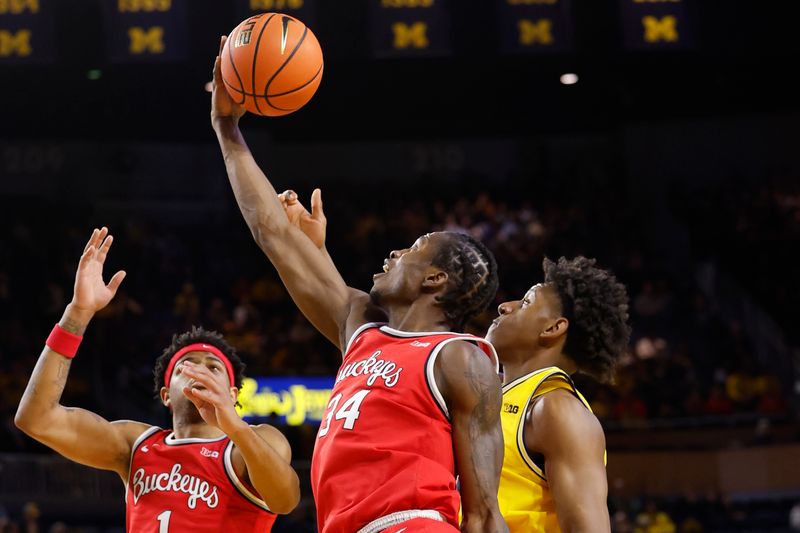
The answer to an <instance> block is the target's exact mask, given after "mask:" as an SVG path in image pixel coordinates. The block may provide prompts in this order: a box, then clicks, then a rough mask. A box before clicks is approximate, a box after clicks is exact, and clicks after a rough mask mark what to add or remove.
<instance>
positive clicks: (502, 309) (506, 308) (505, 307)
mask: <svg viewBox="0 0 800 533" xmlns="http://www.w3.org/2000/svg"><path fill="white" fill-rule="evenodd" d="M512 309H513V302H503V303H501V304H500V305H498V306H497V312H498V313H499V314H501V315H507V314H508V313H510V312H511V310H512Z"/></svg>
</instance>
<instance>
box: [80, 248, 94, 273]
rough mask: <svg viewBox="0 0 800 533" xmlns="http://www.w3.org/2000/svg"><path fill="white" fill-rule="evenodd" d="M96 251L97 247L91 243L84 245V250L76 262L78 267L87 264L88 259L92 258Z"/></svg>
mask: <svg viewBox="0 0 800 533" xmlns="http://www.w3.org/2000/svg"><path fill="white" fill-rule="evenodd" d="M96 253H97V248H95V247H94V246H91V245H87V246H86V250H85V251H84V252H83V255H82V256H81V260H80V261H79V262H78V268H79V269H80V268H83V267H85V266H86V265H88V264H89V261H91V260H92V259H94V256H95V254H96Z"/></svg>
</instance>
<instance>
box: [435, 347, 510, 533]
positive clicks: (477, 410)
mask: <svg viewBox="0 0 800 533" xmlns="http://www.w3.org/2000/svg"><path fill="white" fill-rule="evenodd" d="M434 379H435V380H436V384H437V386H438V387H439V390H440V392H441V393H442V396H443V398H444V400H445V404H446V405H447V409H448V411H449V413H448V414H449V416H450V423H451V425H452V427H453V450H454V452H455V460H456V472H457V473H458V476H459V482H460V484H461V506H462V514H463V519H462V522H461V531H465V532H475V533H477V532H481V533H486V532H500V531H502V532H507V531H508V527H507V526H506V523H505V521H504V520H503V517H502V516H501V515H500V508H499V506H498V503H497V489H498V486H499V484H500V470H501V468H502V467H503V431H502V429H501V427H500V408H501V403H502V394H501V389H502V384H501V383H500V377H499V376H498V375H497V372H496V371H495V368H494V365H493V364H492V362H491V361H490V360H489V358H488V357H486V354H485V353H483V351H481V350H480V348H478V347H477V346H475V345H474V344H472V343H469V342H464V341H454V342H451V343H449V344H447V345H446V346H445V347H444V348H442V352H441V353H440V354H439V357H438V358H437V359H436V363H435V366H434Z"/></svg>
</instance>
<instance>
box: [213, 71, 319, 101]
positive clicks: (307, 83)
mask: <svg viewBox="0 0 800 533" xmlns="http://www.w3.org/2000/svg"><path fill="white" fill-rule="evenodd" d="M322 67H323V66H322V65H320V66H319V69H317V73H316V74H314V77H313V78H311V79H310V80H308V81H307V82H305V83H303V85H301V86H299V87H295V88H294V89H292V90H290V91H284V92H282V93H275V94H253V93H248V92H245V91H243V90H242V89H237V88H236V87H234V86H233V85H231V84H230V83H228V81H227V80H226V79H224V78H223V79H222V81H223V82H225V85H227V86H228V87H230V89H231V90H232V91H234V92H237V93H239V94H241V95H243V96H252V97H259V98H266V97H269V98H278V97H279V96H287V95H290V94H292V93H296V92H297V91H299V90H301V89H305V88H306V87H308V86H309V85H311V84H312V83H314V81H315V80H316V79H317V78H319V76H320V74H322Z"/></svg>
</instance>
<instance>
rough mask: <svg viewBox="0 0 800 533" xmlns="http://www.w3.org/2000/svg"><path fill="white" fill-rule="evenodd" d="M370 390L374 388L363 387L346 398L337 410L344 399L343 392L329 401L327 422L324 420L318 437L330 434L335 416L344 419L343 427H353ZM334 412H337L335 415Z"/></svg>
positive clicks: (337, 418)
mask: <svg viewBox="0 0 800 533" xmlns="http://www.w3.org/2000/svg"><path fill="white" fill-rule="evenodd" d="M370 390H372V389H361V390H360V391H358V392H357V393H355V394H353V395H352V396H351V397H350V398H348V399H347V400H345V402H344V404H342V407H341V408H340V409H339V410H338V411H337V410H336V408H337V407H338V406H339V402H340V401H341V400H342V393H339V394H337V395H336V396H334V397H333V398H331V401H330V402H328V416H326V417H325V422H323V424H322V427H321V428H319V434H318V435H317V436H318V437H324V436H325V435H327V434H328V431H329V430H330V429H331V419H333V418H334V417H335V418H336V420H344V424H342V427H344V429H353V427H354V426H355V424H356V420H358V417H359V416H360V415H361V412H360V411H359V410H360V409H361V402H363V401H364V398H366V396H367V394H369V392H370ZM334 413H336V414H335V415H334Z"/></svg>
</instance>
